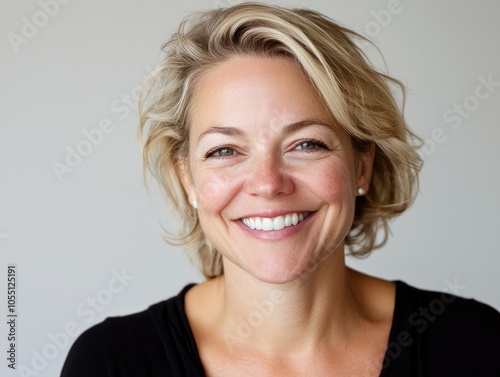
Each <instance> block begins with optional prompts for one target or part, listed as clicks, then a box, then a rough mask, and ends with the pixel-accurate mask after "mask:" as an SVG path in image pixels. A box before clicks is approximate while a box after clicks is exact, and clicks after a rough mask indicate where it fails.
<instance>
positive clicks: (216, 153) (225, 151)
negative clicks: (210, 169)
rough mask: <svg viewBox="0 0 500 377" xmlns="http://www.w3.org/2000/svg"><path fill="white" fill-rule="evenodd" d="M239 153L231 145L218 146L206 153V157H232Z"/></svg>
mask: <svg viewBox="0 0 500 377" xmlns="http://www.w3.org/2000/svg"><path fill="white" fill-rule="evenodd" d="M236 154H238V152H236V151H235V150H234V149H233V148H230V147H217V148H214V149H211V150H209V151H208V152H207V154H206V155H205V158H210V157H215V158H224V157H231V156H234V155H236Z"/></svg>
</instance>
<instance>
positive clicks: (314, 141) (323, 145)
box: [295, 139, 330, 151]
mask: <svg viewBox="0 0 500 377" xmlns="http://www.w3.org/2000/svg"><path fill="white" fill-rule="evenodd" d="M304 143H311V144H315V145H316V146H317V147H319V148H313V149H312V150H316V149H326V150H330V148H328V146H327V145H326V144H325V143H323V142H322V141H319V140H316V139H304V140H301V141H299V142H298V143H297V144H295V149H297V147H298V146H300V145H301V144H304ZM299 150H303V151H311V149H299Z"/></svg>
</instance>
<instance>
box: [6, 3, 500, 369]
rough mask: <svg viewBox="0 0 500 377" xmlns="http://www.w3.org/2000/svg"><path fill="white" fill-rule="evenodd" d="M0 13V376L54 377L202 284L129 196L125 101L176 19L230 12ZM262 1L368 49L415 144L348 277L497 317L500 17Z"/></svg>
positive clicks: (470, 9) (420, 6) (130, 106)
mask: <svg viewBox="0 0 500 377" xmlns="http://www.w3.org/2000/svg"><path fill="white" fill-rule="evenodd" d="M1 1H2V12H0V30H1V33H0V35H1V40H0V54H1V59H0V66H1V70H0V75H1V86H0V93H1V94H0V96H1V98H0V103H1V111H0V163H1V165H0V260H1V263H0V286H2V287H3V288H1V289H0V292H1V293H0V313H7V294H6V290H7V289H6V288H7V266H8V265H9V264H10V263H14V264H16V266H17V267H16V268H17V282H18V285H17V288H18V289H17V312H18V314H19V316H18V318H17V328H16V330H17V336H18V339H17V368H18V370H16V371H13V370H10V369H9V368H7V361H6V359H5V357H2V358H1V359H0V375H2V376H14V375H36V376H57V375H58V374H59V372H60V369H61V367H62V364H63V362H64V359H65V357H66V355H67V352H68V351H69V347H70V345H71V343H72V342H73V341H74V339H75V336H76V334H77V333H79V332H81V331H83V330H85V329H87V328H89V327H90V326H92V325H94V324H96V323H98V322H100V321H102V320H103V319H104V318H106V317H108V316H114V315H123V314H128V313H132V312H136V311H140V310H143V309H145V308H146V307H147V306H149V305H151V304H152V303H155V302H157V301H160V300H163V299H166V298H168V297H170V296H172V295H174V294H176V293H177V292H179V291H180V289H181V288H182V287H183V286H184V285H185V284H186V283H188V282H193V281H194V282H196V281H201V279H202V278H201V276H200V275H199V274H198V273H197V271H195V270H194V268H192V267H191V266H190V264H189V262H188V260H187V258H186V256H185V254H184V253H183V252H182V250H180V249H174V248H173V247H170V246H168V245H167V244H165V243H164V242H163V240H162V238H161V235H160V227H159V224H160V223H162V224H164V225H165V226H166V227H167V228H168V229H170V230H175V229H176V219H175V218H174V217H173V216H172V214H171V212H170V211H169V209H168V206H167V205H166V204H164V203H163V200H162V199H161V197H160V196H159V194H158V193H156V192H151V193H148V192H147V191H146V189H145V188H144V186H143V182H142V162H141V156H140V153H139V148H138V144H137V141H136V139H135V133H136V128H137V108H136V107H137V106H136V102H137V101H136V100H137V95H138V90H139V88H140V85H141V82H142V80H143V78H144V77H145V75H146V74H147V72H148V71H149V70H150V68H151V67H153V66H154V65H155V63H156V62H157V61H158V59H159V57H160V51H159V48H160V45H161V44H162V43H163V42H164V41H165V40H166V39H167V38H168V36H169V35H171V34H172V33H173V32H174V31H175V30H176V28H177V26H178V24H179V22H180V20H181V19H182V18H183V17H184V16H185V15H187V14H188V13H189V12H191V11H196V10H203V9H209V8H213V7H216V6H226V5H231V4H233V3H236V2H235V1H228V0H226V1H225V0H214V1H211V0H196V1H189V2H186V1H176V2H174V1H165V0H164V1H160V0H148V1H138V0H135V1H134V0H126V1H123V0H122V1H118V0H110V1H105V2H98V1H77V0H73V1H67V0H66V1H62V0H60V1H56V0H40V1H35V0H31V1H23V2H14V1H7V0H1ZM273 3H275V4H278V5H284V6H298V7H308V8H312V9H315V10H318V11H321V12H322V13H324V14H326V15H328V16H330V17H331V18H333V19H335V20H337V21H339V22H340V23H342V24H344V25H346V26H348V27H351V28H354V29H356V30H358V31H360V32H362V33H364V34H366V35H368V36H370V37H371V39H372V40H373V41H374V42H376V44H377V45H378V46H379V47H380V49H381V50H382V53H383V55H384V57H385V59H386V62H387V67H388V72H389V73H390V74H391V75H393V76H395V77H396V78H399V79H402V80H403V81H404V82H405V83H406V84H407V86H408V89H409V91H408V99H407V106H406V117H407V120H408V123H409V124H410V125H411V127H412V128H413V129H414V130H415V131H416V132H417V133H418V134H419V135H420V136H421V137H423V138H425V139H427V143H426V145H425V150H424V151H423V152H422V154H423V155H424V157H425V166H424V168H423V171H422V174H421V192H420V194H419V196H418V198H417V201H416V203H415V204H414V206H413V207H412V208H411V209H410V210H409V211H407V213H405V214H404V215H402V216H401V217H400V218H398V219H396V220H395V221H394V222H393V223H392V231H393V235H392V236H391V238H390V240H389V242H388V244H387V245H386V246H385V247H384V248H383V249H381V250H377V251H375V252H374V253H373V255H372V256H370V257H369V258H367V259H364V260H360V261H357V260H352V259H351V258H349V261H348V263H349V264H350V265H352V266H353V267H355V268H357V269H359V270H362V271H365V272H367V273H369V274H373V275H376V276H379V277H383V278H386V279H400V280H404V281H406V282H407V283H409V284H411V285H415V286H418V287H421V288H428V289H433V290H440V291H441V290H450V289H451V291H452V292H455V293H458V294H460V295H462V296H465V297H474V298H476V299H477V300H480V301H483V302H486V303H488V304H490V305H492V306H494V307H496V308H497V309H500V295H499V294H498V289H499V287H500V274H499V273H498V266H499V265H500V255H499V252H498V251H499V247H498V239H499V238H498V235H499V225H500V222H499V221H498V214H499V213H500V201H499V200H498V193H499V192H500V177H499V174H498V163H499V162H500V148H499V147H498V140H499V137H500V132H499V118H500V117H499V115H500V112H499V108H500V107H499V102H500V50H499V47H498V35H500V23H499V22H498V15H499V14H500V3H498V2H497V1H494V0H480V1H475V2H471V1H466V0H459V1H457V0H454V1H452V0H440V1H431V0H399V1H398V0H371V1H347V0H337V1H335V0H328V1H327V0H310V1H301V2H298V1H285V0H283V1H274V2H273ZM373 56H374V61H375V62H376V63H377V64H379V63H380V59H378V58H377V57H376V56H375V55H373ZM99 128H100V130H101V131H100V134H101V135H102V136H99V133H98V132H97V131H93V130H95V129H99ZM90 139H91V140H92V141H89V140H90ZM85 140H87V141H85ZM71 151H77V152H71ZM74 153H78V156H75V154H74ZM68 155H69V156H68ZM81 155H83V156H81ZM67 159H68V161H69V162H68V161H66V160H67ZM62 165H65V166H66V168H63V167H62ZM54 167H56V168H57V169H58V171H59V173H58V174H57V173H56V172H55V170H54ZM2 316H4V318H2V320H1V321H0V322H1V323H2V325H0V334H1V335H0V337H1V339H0V344H2V347H1V348H0V351H1V352H2V353H1V354H2V355H5V349H7V339H6V334H7V332H8V327H7V324H6V321H7V317H6V314H2ZM21 366H23V368H22V369H21V370H19V368H20V367H21ZM23 370H24V372H23ZM29 370H31V371H32V372H33V373H34V374H33V373H31V374H30V372H29Z"/></svg>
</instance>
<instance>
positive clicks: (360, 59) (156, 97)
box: [139, 3, 422, 278]
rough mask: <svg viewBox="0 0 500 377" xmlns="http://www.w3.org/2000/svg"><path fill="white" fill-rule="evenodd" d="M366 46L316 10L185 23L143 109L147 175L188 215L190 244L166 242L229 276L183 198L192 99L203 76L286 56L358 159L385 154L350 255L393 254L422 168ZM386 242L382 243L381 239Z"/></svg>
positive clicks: (361, 202) (249, 8)
mask: <svg viewBox="0 0 500 377" xmlns="http://www.w3.org/2000/svg"><path fill="white" fill-rule="evenodd" d="M359 40H362V41H365V42H366V39H365V38H363V37H362V36H360V35H358V34H357V33H355V32H353V31H351V30H349V29H347V28H344V27H342V26H340V25H338V24H337V23H335V22H333V21H332V20H331V19H329V18H327V17H325V16H323V15H321V14H320V13H317V12H315V11H311V10H305V9H286V8H281V7H278V6H272V5H264V4H259V3H244V4H240V5H236V6H233V7H230V8H226V9H217V10H211V11H207V12H202V13H198V14H195V15H192V16H190V17H189V18H187V19H186V20H184V21H183V22H182V23H181V25H180V27H179V30H178V32H177V33H176V34H174V35H173V36H172V38H171V39H170V40H169V41H168V42H167V43H166V44H165V45H164V46H163V50H164V52H165V57H164V58H163V60H162V61H161V62H160V63H159V64H158V66H157V67H156V68H155V69H154V70H153V72H152V73H151V74H150V75H149V77H148V78H147V79H146V82H145V84H144V88H143V93H142V95H141V100H140V126H139V137H140V140H141V142H142V143H143V157H144V168H145V170H144V171H145V174H146V173H147V172H149V173H151V174H152V176H153V177H154V178H155V179H156V180H157V181H158V183H159V185H160V187H161V188H162V190H163V192H164V194H165V195H166V197H167V198H168V200H169V201H170V203H171V204H172V205H173V208H174V210H175V211H176V212H177V213H178V215H180V220H181V235H180V236H178V237H174V236H172V235H171V234H168V233H167V232H165V234H164V236H165V239H166V240H167V241H168V242H169V243H172V244H176V245H179V246H190V247H191V249H192V254H191V257H192V259H193V261H194V262H195V264H196V265H197V267H198V268H199V269H200V271H201V272H202V273H203V275H204V276H205V277H206V278H211V277H215V276H219V275H221V274H222V273H223V268H222V256H221V255H220V253H219V252H218V251H217V250H216V249H215V247H214V246H213V245H212V244H211V242H210V240H208V239H206V237H205V235H204V234H203V231H202V229H201V227H200V224H199V222H198V217H197V214H196V210H194V209H193V208H192V207H191V205H190V203H189V201H188V199H187V195H186V193H185V192H184V190H183V187H182V184H181V181H180V178H179V175H178V163H179V161H182V160H183V159H185V158H187V156H188V150H189V143H188V140H189V137H188V136H189V114H190V106H191V105H192V100H191V99H192V97H193V94H194V92H195V90H196V86H197V83H198V82H199V80H200V78H201V77H202V75H203V73H204V72H206V71H207V69H209V68H210V67H213V66H214V65H217V64H220V63H221V62H224V61H226V60H228V59H230V58H232V57H235V56H249V55H251V56H264V57H273V56H284V57H288V58H290V59H293V60H294V61H295V62H297V63H298V64H299V66H300V67H301V69H302V70H303V72H304V74H305V75H306V76H307V77H308V78H309V79H310V80H311V82H312V84H313V85H314V86H315V87H316V89H317V91H318V93H319V94H320V96H321V97H322V98H323V100H324V102H325V104H326V105H327V107H328V109H329V110H330V112H331V113H332V114H333V117H334V118H335V119H336V121H337V122H338V123H339V124H340V125H341V126H342V127H343V128H344V129H345V130H346V131H347V132H348V133H349V134H350V135H351V138H352V142H353V146H354V149H355V151H356V152H357V153H364V152H366V151H367V150H369V149H370V148H371V146H372V145H375V156H374V165H373V174H372V180H371V185H370V189H369V190H368V193H367V194H366V195H365V196H362V197H358V198H357V202H356V210H355V216H354V221H353V224H352V227H351V229H350V231H349V233H348V235H347V237H346V239H345V244H346V246H347V248H348V250H349V253H350V254H351V255H354V256H364V255H367V254H369V253H370V252H371V251H372V250H373V249H375V248H377V247H380V246H382V245H384V244H385V242H386V241H387V237H388V232H389V224H388V221H389V220H390V219H391V218H393V217H395V216H397V215H398V214H400V213H402V212H403V211H404V210H406V208H408V207H409V205H410V204H411V203H412V202H413V200H414V197H415V195H416V191H417V189H418V171H419V170H420V167H421V164H422V160H421V159H420V157H419V155H418V153H417V152H416V150H415V147H414V146H413V145H412V144H413V141H417V140H419V139H418V138H417V137H416V136H415V135H414V134H413V133H412V132H411V131H410V130H409V128H408V127H407V125H406V123H405V120H404V118H403V114H402V109H400V107H399V106H398V104H397V102H396V100H395V98H394V95H393V93H392V92H391V89H392V88H394V87H395V88H396V89H399V91H400V93H401V95H402V98H403V100H402V106H401V108H403V107H404V95H405V90H404V86H403V85H402V83H401V82H400V81H398V80H396V79H394V78H392V77H389V76H388V75H386V74H384V73H381V72H379V71H377V70H376V69H375V68H374V67H372V66H371V64H370V63H369V61H368V59H367V58H366V56H365V55H364V53H363V51H362V50H361V49H360V47H359V46H358V45H357V44H356V41H359ZM378 233H381V236H379V237H377V234H378Z"/></svg>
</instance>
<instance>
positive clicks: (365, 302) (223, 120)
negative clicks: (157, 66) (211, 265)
mask: <svg viewBox="0 0 500 377" xmlns="http://www.w3.org/2000/svg"><path fill="white" fill-rule="evenodd" d="M193 101H194V102H193V105H194V106H193V111H192V113H191V122H190V140H189V143H190V152H189V158H188V160H187V161H183V162H182V164H181V171H180V174H181V179H182V181H183V185H184V188H185V190H186V193H187V194H188V196H189V199H190V201H193V200H196V201H197V202H198V216H199V220H200V224H201V226H202V228H203V231H204V233H205V235H206V236H207V237H208V238H209V239H210V240H211V241H212V242H213V243H214V245H215V246H216V247H217V249H218V250H219V251H220V252H221V253H222V255H223V264H224V275H223V276H221V277H219V278H216V279H211V280H209V281H207V282H205V283H203V284H200V285H198V286H196V287H194V288H193V289H191V290H190V291H189V292H188V294H187V296H186V313H187V315H188V319H189V321H190V324H191V327H192V328H193V333H194V335H195V339H196V342H197V345H198V350H199V353H200V356H201V358H202V362H203V363H204V365H205V368H206V372H207V375H231V374H230V373H231V371H232V369H231V368H235V369H234V370H233V372H235V371H238V375H245V372H244V371H245V368H244V366H245V365H246V366H248V372H247V373H248V375H256V374H255V373H256V372H257V371H258V372H259V374H258V375H263V376H267V375H269V376H272V375H282V373H287V375H291V376H293V375H301V374H302V375H304V374H303V373H306V372H307V374H308V375H318V376H319V375H323V374H325V375H327V374H328V373H330V372H331V371H332V368H334V369H335V370H337V371H344V372H347V371H349V372H352V371H356V372H357V373H359V374H358V375H364V374H363V373H362V372H363V371H362V370H360V368H361V367H360V363H359V362H358V360H357V359H356V355H358V353H359V359H360V360H361V359H363V360H367V359H368V360H371V358H373V360H374V362H373V363H371V362H370V363H369V366H370V368H371V369H376V368H378V367H379V364H381V358H382V357H383V351H385V347H384V345H386V343H387V338H388V333H389V330H390V324H391V319H392V310H393V306H394V287H393V284H392V283H389V282H384V281H381V280H378V279H374V278H371V277H367V276H365V275H362V274H359V273H357V272H354V271H351V270H349V269H348V268H347V267H346V266H345V262H344V242H343V240H344V238H345V236H346V234H347V232H348V231H349V229H350V226H351V224H352V220H353V216H354V209H355V200H356V195H357V190H358V188H359V187H363V188H364V189H365V191H368V189H369V182H370V176H371V171H372V163H373V151H371V152H368V153H364V154H356V153H355V152H354V150H353V147H352V144H351V141H350V137H349V135H348V134H347V133H346V132H345V131H344V130H343V129H342V128H341V127H340V126H339V125H338V124H337V123H336V122H335V119H334V118H333V117H332V116H331V115H330V113H329V112H328V111H327V109H326V107H325V106H324V104H323V102H322V101H321V99H320V97H319V96H318V94H317V92H316V91H315V88H314V87H313V86H312V84H311V83H310V82H309V80H308V79H307V78H306V77H305V75H304V74H303V73H302V72H301V71H300V70H299V69H298V67H297V66H296V65H295V64H294V63H293V62H292V61H291V60H288V59H286V58H262V57H250V56H245V57H235V58H233V59H231V60H229V61H226V62H224V63H221V64H219V65H218V66H216V67H214V68H212V69H210V70H209V71H207V72H206V73H205V75H204V76H203V78H202V79H201V81H200V83H199V85H198V87H197V92H196V94H195V96H194V99H193ZM304 212H307V213H309V216H308V217H307V218H306V219H305V220H304V221H303V222H301V223H299V224H298V225H295V226H291V227H286V228H284V229H281V230H276V231H262V230H260V231H259V230H253V229H250V228H249V227H247V226H246V225H244V224H243V222H242V221H241V220H242V218H248V217H254V216H260V217H270V218H272V217H276V216H278V215H284V214H288V213H304ZM200 313H203V314H200ZM259 313H260V314H259ZM372 343H374V345H373V346H371V347H370V344H372ZM367 346H368V347H367ZM367 348H368V350H367ZM346 349H349V350H351V352H349V353H348V355H346V352H345V350H346ZM332 355H338V357H334V358H332ZM332 360H334V362H333V361H332ZM332 363H333V364H334V365H332ZM364 364H366V362H365V363H364ZM311 365H315V367H314V368H315V369H314V374H310V373H311V372H312V370H311ZM367 368H368V367H367V366H366V365H365V367H364V370H365V371H366V370H367ZM233 375H235V374H233ZM330 375H331V374H330ZM367 375H369V374H367Z"/></svg>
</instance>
